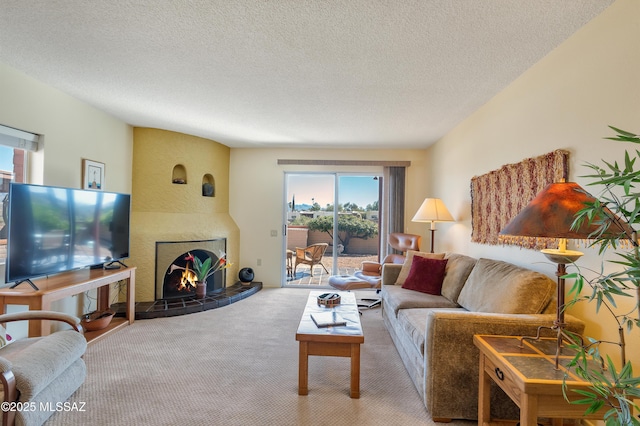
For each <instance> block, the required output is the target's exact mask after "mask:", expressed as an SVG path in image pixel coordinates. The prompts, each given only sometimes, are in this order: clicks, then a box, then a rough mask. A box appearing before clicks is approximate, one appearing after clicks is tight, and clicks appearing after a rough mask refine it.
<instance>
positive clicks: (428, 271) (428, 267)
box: [402, 256, 447, 295]
mask: <svg viewBox="0 0 640 426" xmlns="http://www.w3.org/2000/svg"><path fill="white" fill-rule="evenodd" d="M446 267H447V259H429V258H426V257H421V256H414V257H413V263H412V264H411V270H410V271H409V276H407V279H406V280H405V282H404V284H402V288H407V289H409V290H415V291H419V292H422V293H428V294H435V295H439V294H440V292H441V291H442V281H443V280H444V271H445V268H446Z"/></svg>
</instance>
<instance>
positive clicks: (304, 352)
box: [296, 290, 364, 398]
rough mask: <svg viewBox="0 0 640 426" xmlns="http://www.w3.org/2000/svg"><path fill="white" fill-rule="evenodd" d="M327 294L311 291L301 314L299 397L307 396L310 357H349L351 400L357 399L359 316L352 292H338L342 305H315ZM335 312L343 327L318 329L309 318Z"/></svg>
mask: <svg viewBox="0 0 640 426" xmlns="http://www.w3.org/2000/svg"><path fill="white" fill-rule="evenodd" d="M322 293H327V291H315V290H314V291H311V292H310V294H309V299H308V300H307V306H306V307H305V309H304V312H303V313H302V319H300V325H298V332H297V333H296V340H297V341H299V342H300V355H299V356H300V359H299V370H298V395H307V394H308V393H309V388H308V382H309V381H308V376H309V356H310V355H317V356H341V357H350V358H351V393H350V395H351V398H360V345H361V344H362V343H364V334H363V333H362V325H361V324H360V313H359V312H358V305H357V304H356V297H355V295H354V294H353V293H349V292H337V293H339V294H340V297H341V303H340V305H337V306H336V307H333V308H326V307H324V306H318V303H317V297H318V295H319V294H322ZM330 310H335V311H336V312H338V313H339V314H340V316H342V318H344V319H345V321H346V322H347V325H346V326H336V327H324V328H319V327H318V326H316V324H315V323H314V322H313V320H312V319H311V314H312V313H314V312H326V311H330Z"/></svg>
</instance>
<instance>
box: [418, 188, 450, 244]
mask: <svg viewBox="0 0 640 426" xmlns="http://www.w3.org/2000/svg"><path fill="white" fill-rule="evenodd" d="M411 221H412V222H431V253H433V241H434V237H435V232H436V222H454V219H453V216H451V213H449V210H447V207H446V206H445V205H444V203H443V202H442V200H441V199H439V198H425V199H424V201H423V202H422V205H421V206H420V208H419V209H418V211H417V212H416V214H415V216H413V219H411Z"/></svg>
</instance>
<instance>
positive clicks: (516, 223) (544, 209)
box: [500, 182, 598, 239]
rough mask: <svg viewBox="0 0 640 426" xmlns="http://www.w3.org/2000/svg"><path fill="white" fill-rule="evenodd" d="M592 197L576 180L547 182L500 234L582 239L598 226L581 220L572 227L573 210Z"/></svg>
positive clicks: (579, 207) (591, 199) (580, 208)
mask: <svg viewBox="0 0 640 426" xmlns="http://www.w3.org/2000/svg"><path fill="white" fill-rule="evenodd" d="M594 201H595V198H594V197H593V196H591V195H590V194H588V193H587V192H586V191H585V190H584V189H582V187H580V185H578V184H577V183H575V182H559V183H552V184H549V185H547V186H546V187H545V188H544V189H543V190H542V191H540V192H539V193H538V195H536V197H535V198H534V199H533V200H531V202H530V203H529V204H528V205H527V206H526V207H525V208H524V209H523V210H522V211H521V212H520V213H518V215H517V216H516V217H514V218H513V219H512V220H511V222H509V223H508V224H507V226H506V227H505V228H504V229H503V230H502V231H500V235H514V236H521V237H542V238H569V239H585V238H588V237H589V235H591V234H592V233H593V232H595V231H596V230H597V229H598V225H596V224H591V225H589V224H587V222H586V221H585V222H583V224H582V226H581V227H580V228H579V229H577V230H572V229H571V224H572V223H573V221H574V220H575V216H576V213H577V212H578V211H580V210H582V209H584V208H585V207H586V204H587V203H593V202H594Z"/></svg>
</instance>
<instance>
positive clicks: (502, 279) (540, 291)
mask: <svg viewBox="0 0 640 426" xmlns="http://www.w3.org/2000/svg"><path fill="white" fill-rule="evenodd" d="M555 287H556V283H555V282H554V281H553V280H551V278H549V277H547V276H546V275H544V274H541V273H539V272H534V271H531V270H529V269H525V268H521V267H518V266H516V265H513V264H510V263H507V262H502V261H499V260H491V259H479V260H478V262H477V263H476V265H475V267H474V268H473V270H472V271H471V274H469V278H467V282H466V283H465V285H464V287H463V288H462V291H461V292H460V296H459V297H458V303H459V304H460V305H461V306H462V307H464V308H465V309H467V310H469V311H475V312H494V313H498V314H538V313H541V312H542V310H543V309H544V308H545V306H547V304H548V303H549V300H550V299H551V297H552V295H553V293H554V292H555Z"/></svg>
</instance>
